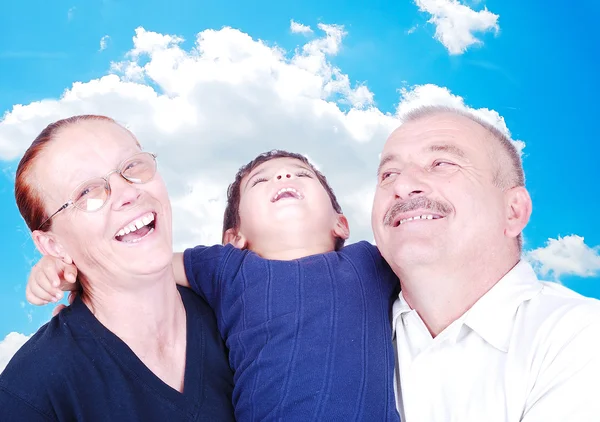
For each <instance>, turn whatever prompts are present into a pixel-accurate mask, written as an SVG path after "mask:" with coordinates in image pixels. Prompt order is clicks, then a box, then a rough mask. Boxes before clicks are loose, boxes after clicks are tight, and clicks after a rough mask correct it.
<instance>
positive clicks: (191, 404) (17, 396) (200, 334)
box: [0, 288, 234, 422]
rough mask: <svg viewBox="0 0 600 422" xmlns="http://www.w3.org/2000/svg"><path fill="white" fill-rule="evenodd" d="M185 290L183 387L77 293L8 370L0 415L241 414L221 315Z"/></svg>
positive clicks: (129, 417) (124, 417) (190, 417)
mask: <svg viewBox="0 0 600 422" xmlns="http://www.w3.org/2000/svg"><path fill="white" fill-rule="evenodd" d="M179 292H180V294H181V297H182V299H183V304H184V306H185V311H186V318H187V351H186V368H185V378H184V390H183V393H179V392H178V391H177V390H174V389H173V388H171V387H169V386H168V385H167V384H165V383H164V382H163V381H161V380H160V379H159V378H158V377H157V376H156V375H154V373H152V372H151V371H150V370H149V369H148V368H147V367H146V366H145V365H144V364H143V363H142V361H140V360H139V359H138V357H137V356H136V355H135V354H134V353H133V352H132V351H131V349H130V348H129V347H128V346H127V345H126V344H125V343H124V342H123V341H121V340H120V339H119V338H118V337H117V336H116V335H114V334H113V333H112V332H110V331H109V330H108V329H106V327H104V326H103V325H102V324H101V323H100V322H99V321H98V320H97V319H96V318H95V317H94V315H93V314H92V313H91V312H90V310H89V309H88V308H87V306H86V305H85V304H84V303H83V302H82V301H81V299H79V298H77V299H76V300H75V302H74V303H73V304H72V305H71V306H69V307H68V308H66V309H64V310H63V311H61V312H60V314H59V315H57V316H55V317H54V318H52V319H51V320H50V322H48V323H47V324H46V325H44V326H43V327H41V328H40V329H39V330H38V332H37V333H36V334H35V335H34V336H33V337H32V338H31V339H30V340H29V341H28V342H27V343H25V345H24V346H23V347H22V348H21V349H20V350H19V351H18V352H17V353H16V354H15V356H14V357H13V358H12V360H11V361H10V363H9V364H8V366H7V367H6V369H5V370H4V371H3V372H2V374H1V375H0V420H2V421H10V422H12V421H19V422H20V421H27V422H30V421H32V422H35V421H86V422H87V421H145V422H147V421H157V422H158V421H160V422H164V421H169V422H175V421H231V420H234V418H233V408H232V404H231V392H232V389H233V380H232V372H231V369H230V368H229V365H228V363H227V357H226V350H225V347H224V345H223V342H222V340H221V339H220V336H219V333H218V332H217V329H216V325H215V318H214V314H213V312H212V311H211V309H210V308H209V307H208V305H207V304H206V302H204V300H202V299H201V298H199V297H198V296H197V295H195V294H194V293H193V292H192V291H191V290H189V289H184V288H180V289H179ZM131 317H132V318H139V317H140V316H138V315H132V316H131Z"/></svg>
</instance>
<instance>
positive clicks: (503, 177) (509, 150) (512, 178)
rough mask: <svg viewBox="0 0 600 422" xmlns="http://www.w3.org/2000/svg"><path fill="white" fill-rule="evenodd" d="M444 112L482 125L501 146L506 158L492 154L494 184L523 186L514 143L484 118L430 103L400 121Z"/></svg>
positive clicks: (517, 153) (404, 115)
mask: <svg viewBox="0 0 600 422" xmlns="http://www.w3.org/2000/svg"><path fill="white" fill-rule="evenodd" d="M446 113H450V114H454V115H457V116H462V117H465V118H467V119H469V120H471V121H472V122H475V123H477V124H478V125H479V126H481V127H483V128H484V129H485V130H486V131H487V132H488V133H489V134H490V135H491V137H492V138H494V139H495V140H496V141H497V142H498V145H499V146H500V147H501V151H503V152H504V158H505V159H506V160H502V159H500V160H498V158H499V157H494V156H492V160H495V161H496V162H497V164H498V167H497V168H496V171H495V173H494V184H495V185H496V186H498V187H499V188H501V189H503V190H505V189H510V188H513V187H515V186H525V173H524V172H523V163H522V161H521V156H520V155H519V151H518V150H517V148H516V147H515V145H514V144H513V143H512V141H511V140H510V139H509V138H508V137H507V136H506V135H505V134H504V133H502V131H500V130H499V129H498V128H497V127H495V126H494V125H492V124H490V123H488V122H486V121H485V120H483V119H482V118H480V117H478V116H476V115H475V114H473V113H471V112H469V111H466V110H463V109H459V108H455V107H448V106H440V105H431V106H423V107H419V108H416V109H414V110H411V111H409V112H407V113H405V114H403V115H401V116H400V121H401V122H402V123H408V122H414V121H416V120H421V119H423V118H426V117H431V116H434V115H437V114H446ZM503 161H504V162H503ZM506 166H509V167H511V168H510V169H507V168H504V167H506Z"/></svg>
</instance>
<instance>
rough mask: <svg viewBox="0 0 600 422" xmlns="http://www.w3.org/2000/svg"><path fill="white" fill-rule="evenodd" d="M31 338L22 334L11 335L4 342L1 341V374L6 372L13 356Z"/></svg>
mask: <svg viewBox="0 0 600 422" xmlns="http://www.w3.org/2000/svg"><path fill="white" fill-rule="evenodd" d="M30 337H31V336H26V335H24V334H20V333H9V334H8V335H7V336H6V337H5V338H4V340H2V341H0V373H2V371H4V368H6V365H7V364H8V362H9V361H10V359H11V358H12V357H13V355H14V354H15V353H16V352H17V350H19V349H20V348H21V346H22V345H23V344H25V342H26V341H27V340H29V338H30Z"/></svg>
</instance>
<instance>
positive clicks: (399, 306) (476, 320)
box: [392, 261, 543, 352]
mask: <svg viewBox="0 0 600 422" xmlns="http://www.w3.org/2000/svg"><path fill="white" fill-rule="evenodd" d="M542 287H543V284H542V283H541V282H540V281H539V280H538V279H537V276H536V275H535V272H534V271H533V268H531V265H529V264H528V263H527V262H525V261H520V262H518V263H517V265H515V266H514V267H513V268H512V269H511V270H510V271H509V272H508V273H506V275H505V276H504V277H502V278H501V279H500V281H498V282H497V283H496V284H495V285H494V286H493V287H492V288H491V289H490V290H489V291H488V292H487V293H486V294H485V295H483V296H482V297H481V298H480V299H479V300H478V301H477V302H475V304H474V305H473V306H472V307H471V309H469V310H468V311H467V312H466V313H465V314H464V315H462V316H461V317H460V318H459V319H458V320H459V321H460V320H462V324H464V325H466V326H467V327H469V328H470V329H471V330H473V331H474V332H476V333H477V334H478V335H479V336H480V337H481V338H483V339H484V340H485V341H486V342H488V343H489V344H491V345H492V346H493V347H495V348H496V349H498V350H501V351H503V352H507V351H508V346H509V343H510V338H511V335H512V330H513V326H514V323H515V316H516V312H517V310H518V307H519V305H521V303H523V302H525V301H527V300H529V299H531V298H533V297H534V296H536V295H537V294H538V293H539V292H540V291H541V290H542ZM411 311H413V309H411V307H410V306H409V305H408V303H407V302H406V300H405V299H404V296H403V295H402V292H400V294H399V295H398V299H397V300H396V301H395V302H394V305H393V307H392V324H393V325H392V327H396V323H397V321H398V319H399V318H402V315H404V314H407V313H409V312H411ZM462 324H461V325H462ZM459 332H460V330H456V335H458V334H459ZM395 336H396V330H395V329H394V330H393V337H394V338H395Z"/></svg>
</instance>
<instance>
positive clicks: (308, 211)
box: [239, 157, 341, 249]
mask: <svg viewBox="0 0 600 422" xmlns="http://www.w3.org/2000/svg"><path fill="white" fill-rule="evenodd" d="M239 188H240V203H239V220H240V224H239V232H240V233H242V234H243V235H244V237H245V239H246V240H247V241H248V247H249V248H250V249H254V248H255V246H257V245H260V244H264V243H266V242H270V241H272V240H273V239H275V238H277V237H279V236H285V235H286V233H293V232H297V231H298V230H305V231H307V232H314V233H319V234H320V235H321V236H325V237H330V238H331V243H332V248H331V249H333V244H334V242H335V238H334V232H335V229H336V225H337V223H338V221H339V219H340V217H341V214H338V213H337V212H336V211H335V210H334V209H333V205H332V202H331V199H330V197H329V195H328V193H327V191H326V190H325V188H324V187H323V185H322V184H321V182H320V181H319V180H318V178H317V176H316V174H315V172H314V171H313V169H312V168H310V166H308V165H306V164H305V163H303V162H302V161H300V160H298V159H295V158H289V157H286V158H275V159H271V160H269V161H266V162H264V163H262V164H260V165H258V166H257V167H255V168H254V169H253V170H252V171H251V172H250V173H249V174H248V175H246V176H245V177H243V178H242V180H241V184H240V187H239ZM259 249H260V248H259Z"/></svg>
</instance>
